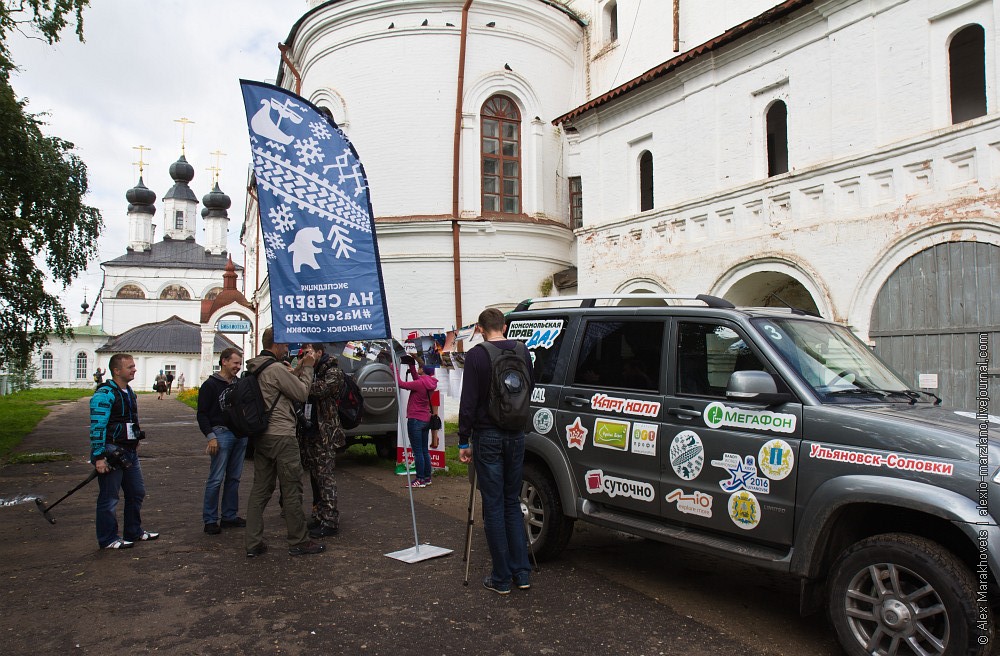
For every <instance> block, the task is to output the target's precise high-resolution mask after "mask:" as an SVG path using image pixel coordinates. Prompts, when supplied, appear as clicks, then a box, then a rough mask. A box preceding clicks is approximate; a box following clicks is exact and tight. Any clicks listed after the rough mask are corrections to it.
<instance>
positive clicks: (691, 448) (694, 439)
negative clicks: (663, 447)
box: [670, 430, 705, 481]
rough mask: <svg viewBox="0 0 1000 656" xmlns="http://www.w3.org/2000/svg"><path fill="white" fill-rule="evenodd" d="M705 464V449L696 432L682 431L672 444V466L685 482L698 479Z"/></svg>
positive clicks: (675, 436)
mask: <svg viewBox="0 0 1000 656" xmlns="http://www.w3.org/2000/svg"><path fill="white" fill-rule="evenodd" d="M704 464H705V447H704V446H702V444H701V438H700V437H698V434H697V433H695V432H694V431H689V430H686V431H681V432H680V433H677V434H676V435H674V439H673V440H672V441H671V442H670V466H671V467H673V469H674V473H675V474H677V475H678V476H680V477H681V478H683V479H684V480H685V481H693V480H694V479H696V478H698V474H700V473H701V468H702V466H703V465H704Z"/></svg>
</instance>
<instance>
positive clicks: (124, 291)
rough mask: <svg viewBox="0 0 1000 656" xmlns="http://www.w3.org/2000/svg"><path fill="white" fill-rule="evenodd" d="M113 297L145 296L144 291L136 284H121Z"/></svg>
mask: <svg viewBox="0 0 1000 656" xmlns="http://www.w3.org/2000/svg"><path fill="white" fill-rule="evenodd" d="M115 298H146V293H145V292H144V291H142V289H141V288H140V287H139V286H138V285H122V288H121V289H119V290H118V293H117V294H115Z"/></svg>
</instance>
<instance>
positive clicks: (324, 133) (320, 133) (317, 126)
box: [309, 121, 333, 139]
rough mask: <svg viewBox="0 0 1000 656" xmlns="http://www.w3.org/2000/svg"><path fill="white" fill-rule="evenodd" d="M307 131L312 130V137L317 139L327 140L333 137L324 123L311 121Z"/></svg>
mask: <svg viewBox="0 0 1000 656" xmlns="http://www.w3.org/2000/svg"><path fill="white" fill-rule="evenodd" d="M309 129H310V130H312V133H313V136H314V137H316V138H317V139H329V138H330V137H332V136H333V135H332V134H330V129H329V128H328V127H327V125H326V123H320V122H319V121H313V122H312V123H310V124H309Z"/></svg>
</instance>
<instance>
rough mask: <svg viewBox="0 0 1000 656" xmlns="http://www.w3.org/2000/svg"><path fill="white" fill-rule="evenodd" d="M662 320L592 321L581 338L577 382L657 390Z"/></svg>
mask: <svg viewBox="0 0 1000 656" xmlns="http://www.w3.org/2000/svg"><path fill="white" fill-rule="evenodd" d="M663 325H664V323H663V322H662V321H590V322H588V323H587V327H586V330H585V332H584V335H583V340H582V342H581V347H580V354H579V356H578V357H577V360H576V362H577V364H576V371H575V374H574V378H573V383H574V384H576V385H585V386H589V387H602V388H608V389H610V388H620V389H634V390H644V391H657V390H659V388H660V380H661V379H662V376H661V375H660V371H661V369H660V360H661V353H662V350H663V349H662V346H663Z"/></svg>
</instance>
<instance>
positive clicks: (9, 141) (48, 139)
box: [0, 0, 103, 370]
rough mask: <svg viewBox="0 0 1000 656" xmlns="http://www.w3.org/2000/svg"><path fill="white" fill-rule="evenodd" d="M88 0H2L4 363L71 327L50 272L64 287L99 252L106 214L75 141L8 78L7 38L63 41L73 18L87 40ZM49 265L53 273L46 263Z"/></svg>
mask: <svg viewBox="0 0 1000 656" xmlns="http://www.w3.org/2000/svg"><path fill="white" fill-rule="evenodd" d="M89 4H90V0H0V272H2V273H0V368H4V367H7V366H9V367H13V368H15V369H21V370H23V369H25V368H26V367H27V363H28V361H29V359H30V357H31V354H32V353H33V352H34V351H36V350H37V349H39V348H41V347H42V346H43V345H44V344H45V343H46V341H47V340H48V336H49V334H52V333H54V334H56V335H58V336H59V337H66V336H68V335H71V334H72V331H71V330H70V323H69V318H68V317H67V315H66V311H65V310H64V309H63V307H62V304H60V302H59V300H58V299H57V298H56V297H55V296H53V295H52V294H49V293H48V292H47V291H45V282H46V277H47V276H48V275H50V276H51V277H52V279H53V280H54V281H56V282H57V283H61V284H62V285H63V286H64V287H65V286H67V285H69V284H70V283H72V282H73V279H74V278H76V276H78V275H79V274H80V273H81V272H82V271H84V270H86V268H87V263H88V262H89V261H90V260H91V259H93V258H94V257H95V256H96V255H97V236H98V235H99V234H100V231H101V228H102V225H103V224H102V220H101V214H100V212H98V210H97V209H95V208H93V207H89V206H87V205H85V204H84V203H83V197H84V196H85V195H86V193H87V167H86V165H85V164H84V163H83V161H82V160H81V159H80V158H79V157H77V156H76V155H75V154H74V153H73V144H72V143H70V142H68V141H65V140H63V139H60V138H58V137H52V136H47V135H46V134H44V133H43V132H42V126H43V125H44V122H43V121H42V120H41V119H40V117H39V115H37V114H31V113H29V112H28V111H27V102H26V101H25V100H24V99H20V98H18V97H17V94H16V93H15V92H14V89H13V88H12V87H11V84H10V73H11V71H13V70H14V68H15V67H14V64H13V62H12V60H11V58H10V49H9V41H8V38H9V37H10V36H11V33H12V32H19V33H21V34H22V35H24V36H26V37H29V38H41V39H43V40H45V41H46V42H48V43H50V44H51V43H55V42H56V41H58V40H59V35H60V32H61V31H62V29H63V28H64V27H66V25H68V23H69V19H70V18H71V17H73V18H75V21H76V34H77V36H78V37H79V38H80V40H81V41H82V40H83V9H84V8H85V7H86V6H87V5H89ZM40 265H44V266H45V268H46V269H47V273H46V272H45V271H43V270H41V269H40V268H39V267H40Z"/></svg>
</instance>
